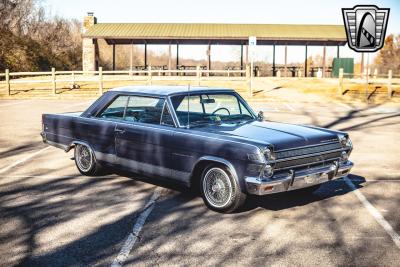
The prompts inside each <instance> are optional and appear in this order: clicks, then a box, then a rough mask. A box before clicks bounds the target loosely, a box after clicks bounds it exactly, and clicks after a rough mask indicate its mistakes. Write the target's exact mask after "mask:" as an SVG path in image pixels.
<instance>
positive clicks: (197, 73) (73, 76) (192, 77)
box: [0, 66, 252, 95]
mask: <svg viewBox="0 0 400 267" xmlns="http://www.w3.org/2000/svg"><path fill="white" fill-rule="evenodd" d="M216 75H219V76H220V78H221V79H220V80H228V81H244V82H246V84H247V85H248V87H249V90H250V92H252V83H251V79H252V75H251V73H250V68H249V66H246V69H245V70H204V69H201V68H200V66H198V67H197V68H196V69H195V70H161V69H155V70H154V69H152V68H151V66H149V67H148V69H147V70H127V71H104V70H103V68H102V67H99V70H98V71H56V70H55V69H54V68H52V69H51V71H41V72H9V70H8V69H6V70H5V73H0V80H3V81H1V82H0V84H1V83H3V84H5V86H6V91H7V94H8V95H11V89H12V88H11V85H13V84H32V83H49V84H51V85H52V86H51V88H52V94H53V95H55V94H56V91H57V84H58V83H65V82H68V83H71V86H72V87H74V86H75V85H76V83H77V82H96V83H98V87H99V94H102V93H103V90H104V86H103V83H104V82H107V81H146V82H147V83H148V84H149V85H151V84H152V82H153V81H155V80H157V81H168V80H172V79H173V80H182V81H197V85H200V82H201V81H202V80H206V79H208V78H209V77H210V76H216ZM234 75H236V76H234ZM35 77H36V78H35ZM22 78H23V79H22ZM27 78H28V79H27ZM29 78H31V79H29Z"/></svg>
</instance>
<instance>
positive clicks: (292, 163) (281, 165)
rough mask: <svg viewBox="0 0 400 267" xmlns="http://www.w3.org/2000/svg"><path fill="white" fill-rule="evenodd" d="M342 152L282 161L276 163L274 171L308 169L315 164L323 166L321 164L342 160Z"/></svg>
mask: <svg viewBox="0 0 400 267" xmlns="http://www.w3.org/2000/svg"><path fill="white" fill-rule="evenodd" d="M340 155H341V151H336V152H328V153H325V154H320V155H316V156H311V157H303V158H298V159H292V160H290V159H289V160H286V161H280V162H277V163H275V166H274V169H275V170H282V169H289V168H296V167H301V166H304V167H308V166H310V165H314V164H321V163H332V162H333V161H334V160H337V159H338V158H340Z"/></svg>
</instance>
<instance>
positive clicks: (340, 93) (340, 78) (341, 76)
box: [338, 68, 343, 95]
mask: <svg viewBox="0 0 400 267" xmlns="http://www.w3.org/2000/svg"><path fill="white" fill-rule="evenodd" d="M338 82H339V83H338V94H339V95H342V94H343V68H340V69H339V79H338Z"/></svg>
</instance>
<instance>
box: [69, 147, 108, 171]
mask: <svg viewBox="0 0 400 267" xmlns="http://www.w3.org/2000/svg"><path fill="white" fill-rule="evenodd" d="M74 158H75V165H76V167H77V168H78V170H79V172H80V173H81V174H83V175H87V176H96V175H99V174H101V167H100V165H99V164H98V163H97V162H96V159H95V157H94V154H93V151H92V149H91V148H90V147H89V146H87V145H82V144H77V145H75V152H74Z"/></svg>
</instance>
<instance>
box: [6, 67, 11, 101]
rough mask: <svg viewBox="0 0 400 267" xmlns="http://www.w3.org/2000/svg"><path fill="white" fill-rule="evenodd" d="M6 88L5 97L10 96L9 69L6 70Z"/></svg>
mask: <svg viewBox="0 0 400 267" xmlns="http://www.w3.org/2000/svg"><path fill="white" fill-rule="evenodd" d="M6 88H7V95H11V90H10V89H11V86H10V70H9V69H6Z"/></svg>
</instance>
